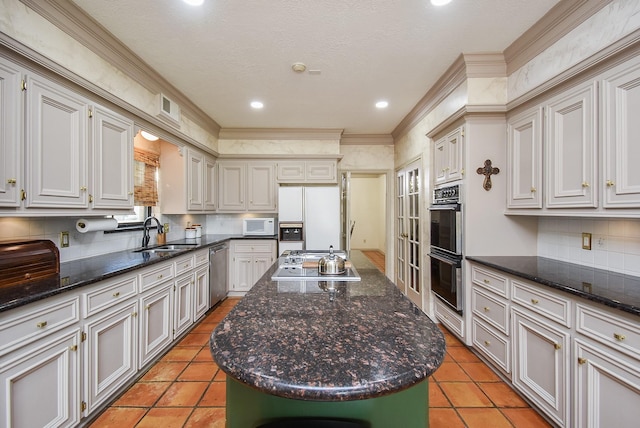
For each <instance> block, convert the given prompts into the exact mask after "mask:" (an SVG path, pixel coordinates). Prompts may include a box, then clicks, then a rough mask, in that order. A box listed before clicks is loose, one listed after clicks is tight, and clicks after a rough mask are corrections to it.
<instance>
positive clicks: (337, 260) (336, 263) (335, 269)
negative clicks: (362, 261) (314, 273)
mask: <svg viewBox="0 0 640 428" xmlns="http://www.w3.org/2000/svg"><path fill="white" fill-rule="evenodd" d="M344 262H345V260H344V259H343V258H342V257H340V256H337V255H335V254H333V245H331V246H329V255H328V256H324V257H321V258H320V260H319V261H318V273H320V275H341V274H343V273H344V272H345V270H346V269H345V267H344Z"/></svg>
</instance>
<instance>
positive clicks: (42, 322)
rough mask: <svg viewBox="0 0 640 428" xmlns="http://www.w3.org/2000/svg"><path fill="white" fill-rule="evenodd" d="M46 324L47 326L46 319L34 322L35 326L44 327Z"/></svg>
mask: <svg viewBox="0 0 640 428" xmlns="http://www.w3.org/2000/svg"><path fill="white" fill-rule="evenodd" d="M46 326H47V322H46V321H40V322H39V323H38V324H36V327H38V328H45V327H46Z"/></svg>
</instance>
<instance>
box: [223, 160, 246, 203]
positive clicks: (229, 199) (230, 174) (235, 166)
mask: <svg viewBox="0 0 640 428" xmlns="http://www.w3.org/2000/svg"><path fill="white" fill-rule="evenodd" d="M218 176H219V180H218V210H219V211H244V210H245V209H246V203H245V191H246V180H247V179H246V177H247V164H246V162H220V163H219V164H218Z"/></svg>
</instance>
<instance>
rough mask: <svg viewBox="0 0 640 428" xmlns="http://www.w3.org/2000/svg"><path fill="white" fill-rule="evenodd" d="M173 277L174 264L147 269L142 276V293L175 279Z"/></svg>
mask: <svg viewBox="0 0 640 428" xmlns="http://www.w3.org/2000/svg"><path fill="white" fill-rule="evenodd" d="M173 276H174V275H173V262H171V263H164V264H162V265H160V266H156V267H154V268H152V269H147V270H145V271H144V272H142V273H141V274H140V291H141V292H142V291H145V290H148V289H150V288H151V287H153V286H154V285H157V284H160V283H163V282H165V281H166V280H168V279H171V278H173Z"/></svg>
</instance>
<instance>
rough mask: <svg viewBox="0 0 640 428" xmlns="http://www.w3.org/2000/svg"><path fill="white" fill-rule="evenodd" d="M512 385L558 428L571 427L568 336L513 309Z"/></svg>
mask: <svg viewBox="0 0 640 428" xmlns="http://www.w3.org/2000/svg"><path fill="white" fill-rule="evenodd" d="M512 323H513V324H512V332H513V341H512V344H513V356H514V361H513V385H514V386H515V387H516V388H518V390H519V391H520V392H522V393H523V394H524V395H525V396H526V397H528V398H529V399H530V400H531V401H533V402H534V403H536V404H537V405H538V406H540V408H542V409H543V410H544V411H545V413H546V414H547V415H548V416H549V417H550V418H552V419H553V421H554V422H555V423H557V424H558V425H560V426H570V424H569V406H568V405H567V403H568V400H569V394H570V386H571V385H570V382H569V376H570V373H569V370H568V364H569V361H568V357H569V333H568V332H567V331H568V330H560V329H558V328H556V327H554V326H552V325H551V323H547V322H544V321H542V318H541V317H540V316H532V315H528V314H526V313H525V312H524V311H520V310H518V309H517V308H515V307H513V308H512Z"/></svg>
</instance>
